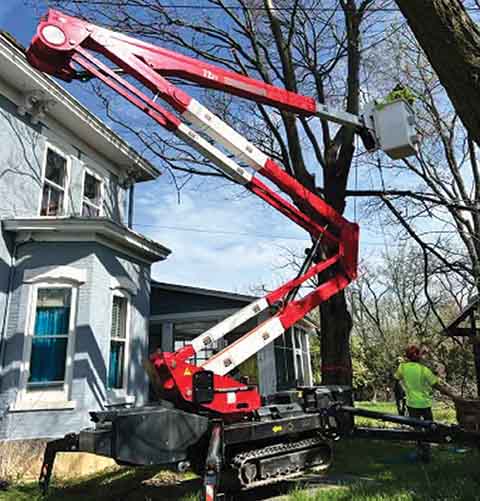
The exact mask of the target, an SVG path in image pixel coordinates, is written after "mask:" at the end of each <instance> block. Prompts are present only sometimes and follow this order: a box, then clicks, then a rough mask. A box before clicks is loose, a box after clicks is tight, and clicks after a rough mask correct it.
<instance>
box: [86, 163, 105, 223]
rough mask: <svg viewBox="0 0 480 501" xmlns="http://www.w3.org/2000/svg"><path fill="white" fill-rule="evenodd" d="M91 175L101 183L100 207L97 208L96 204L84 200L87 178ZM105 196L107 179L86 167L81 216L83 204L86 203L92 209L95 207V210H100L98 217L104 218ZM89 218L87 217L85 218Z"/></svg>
mask: <svg viewBox="0 0 480 501" xmlns="http://www.w3.org/2000/svg"><path fill="white" fill-rule="evenodd" d="M87 174H90V176H92V177H94V178H95V179H97V180H98V181H100V205H99V206H97V205H95V204H92V202H89V201H86V200H85V199H84V192H85V178H86V175H87ZM104 196H105V179H104V178H103V177H101V176H100V175H99V174H97V173H96V172H95V171H93V170H91V169H90V168H88V167H84V169H83V174H82V192H81V194H80V215H82V213H83V204H84V203H86V204H87V205H89V206H90V207H94V208H95V209H98V210H99V212H98V217H102V216H103V215H104V207H103V202H104ZM85 217H87V216H85Z"/></svg>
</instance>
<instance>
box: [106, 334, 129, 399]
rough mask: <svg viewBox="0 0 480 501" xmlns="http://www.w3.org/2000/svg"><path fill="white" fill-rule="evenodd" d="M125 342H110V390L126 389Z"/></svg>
mask: <svg viewBox="0 0 480 501" xmlns="http://www.w3.org/2000/svg"><path fill="white" fill-rule="evenodd" d="M125 348H126V341H125V340H121V341H118V340H113V339H112V340H111V341H110V360H109V364H108V388H111V389H117V390H118V389H122V388H123V387H124V369H125Z"/></svg>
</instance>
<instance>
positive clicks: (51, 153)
mask: <svg viewBox="0 0 480 501" xmlns="http://www.w3.org/2000/svg"><path fill="white" fill-rule="evenodd" d="M59 159H60V160H61V166H60V171H63V172H61V177H62V181H63V184H58V183H57V182H56V181H54V180H53V179H51V178H50V177H48V171H49V168H50V167H51V168H52V169H54V168H55V167H58V165H57V163H58V160H59ZM50 160H51V162H50ZM45 181H48V182H49V183H51V184H53V185H54V186H56V187H58V188H60V189H62V190H63V189H65V187H66V185H67V159H66V158H65V157H64V156H62V155H60V154H59V153H57V152H56V151H55V150H53V149H52V148H47V157H46V160H45Z"/></svg>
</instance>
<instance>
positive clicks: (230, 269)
mask: <svg viewBox="0 0 480 501" xmlns="http://www.w3.org/2000/svg"><path fill="white" fill-rule="evenodd" d="M45 11H46V7H45V8H44V9H42V8H35V9H34V8H32V7H28V6H26V5H25V3H24V0H2V1H1V2H0V29H2V30H6V31H8V32H10V33H11V34H12V35H14V36H15V37H16V38H17V39H18V40H19V41H20V42H21V43H22V44H24V45H28V43H29V41H30V39H31V37H32V35H33V34H34V32H35V28H36V25H37V22H38V19H39V16H40V15H41V14H43V13H44V12H45ZM66 88H67V90H68V91H69V92H71V93H72V94H74V95H75V96H76V97H77V98H78V99H79V100H80V101H82V102H83V103H84V104H86V105H88V106H90V108H91V109H92V111H93V112H94V113H95V114H98V115H101V114H102V110H101V109H100V107H99V106H98V105H96V104H95V101H94V100H92V99H91V96H90V94H89V92H90V90H89V87H88V85H83V84H82V85H80V84H75V85H66ZM125 139H126V140H127V141H128V140H131V138H129V137H125ZM131 142H132V145H133V146H135V142H134V141H131ZM167 178H168V176H162V177H161V178H160V179H159V180H158V181H154V182H150V183H144V184H142V185H140V186H138V189H137V190H136V217H135V221H136V226H135V229H136V230H137V231H139V232H141V233H144V234H146V235H147V236H149V237H151V238H154V239H155V240H157V241H159V242H160V243H162V244H164V245H166V246H167V247H169V248H171V249H172V251H173V253H172V255H171V257H170V258H168V259H167V261H165V262H163V263H160V264H157V265H155V266H154V268H153V277H154V278H156V279H158V280H161V281H165V282H174V283H181V284H187V285H193V286H200V287H206V288H214V289H223V290H230V291H233V292H243V293H249V292H251V291H252V289H253V288H254V287H258V286H260V285H263V286H266V287H272V286H274V285H275V284H280V283H281V282H282V281H283V280H286V279H287V278H288V277H289V276H290V275H291V274H292V273H293V272H292V271H291V270H288V269H285V267H284V265H285V263H286V262H287V261H288V256H289V254H290V253H291V252H296V253H301V252H303V249H304V248H305V247H306V246H308V245H309V239H308V235H307V234H306V233H305V232H304V231H302V230H300V229H299V228H297V227H296V226H295V225H293V224H292V223H290V222H289V221H288V220H286V219H285V218H283V217H282V216H281V215H279V214H277V213H276V212H275V211H274V210H273V209H272V208H270V207H268V206H266V205H265V204H264V203H262V202H261V201H259V200H257V199H256V198H255V197H253V196H243V193H242V192H241V191H239V190H240V189H239V188H237V187H236V186H233V185H232V186H230V185H226V183H225V181H208V182H206V181H204V180H200V179H198V180H194V181H192V182H190V183H189V184H188V185H187V186H186V188H184V189H183V190H182V192H181V195H180V197H178V195H177V193H176V191H175V189H174V187H173V186H172V184H171V183H169V182H168V179H167ZM348 212H349V217H350V218H351V217H352V216H353V211H352V203H350V206H349V211H348ZM373 226H374V227H376V228H378V226H377V225H376V224H374V225H373ZM383 247H384V241H383V237H382V235H379V234H376V233H374V232H370V231H369V225H365V226H363V227H362V251H363V257H364V258H368V259H376V258H378V254H379V252H380V251H381V250H382V249H383Z"/></svg>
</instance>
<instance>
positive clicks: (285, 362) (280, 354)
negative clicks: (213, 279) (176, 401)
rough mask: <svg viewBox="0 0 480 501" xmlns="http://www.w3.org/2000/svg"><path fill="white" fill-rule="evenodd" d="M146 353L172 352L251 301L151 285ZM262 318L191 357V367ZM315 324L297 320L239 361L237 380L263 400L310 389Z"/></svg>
mask: <svg viewBox="0 0 480 501" xmlns="http://www.w3.org/2000/svg"><path fill="white" fill-rule="evenodd" d="M151 287H152V290H151V309H150V351H151V352H152V351H155V350H156V349H161V350H162V351H174V350H177V349H179V348H181V347H182V346H184V345H185V344H188V343H189V342H190V341H191V340H192V339H193V338H194V337H196V336H198V335H199V334H201V333H202V332H204V331H206V330H207V329H209V328H210V327H212V326H213V325H215V324H216V323H218V322H220V321H221V320H223V319H225V318H226V317H228V316H230V315H232V314H233V313H235V312H237V311H238V310H239V309H241V308H243V307H245V306H246V305H248V304H250V303H251V302H253V301H255V300H257V299H258V298H257V297H254V296H248V295H243V294H234V293H230V292H223V291H216V290H210V289H201V288H198V287H189V286H185V285H175V284H167V283H162V282H156V281H152V285H151ZM262 320H263V319H262V317H261V316H260V317H259V318H258V319H257V320H254V319H252V320H250V321H248V322H247V323H246V324H244V325H242V326H240V327H238V328H237V329H236V330H234V331H233V333H232V334H230V335H228V336H227V338H226V339H225V341H224V342H223V343H217V345H216V346H214V347H211V348H209V349H205V350H203V351H202V352H201V353H199V354H197V356H196V357H195V360H194V361H193V362H194V363H201V362H203V361H204V360H206V359H207V358H209V357H210V356H211V355H212V354H213V352H214V350H219V349H222V348H224V347H225V346H226V345H227V344H228V343H231V342H233V341H235V340H236V339H238V338H239V337H240V336H242V335H243V334H245V333H247V332H248V331H250V330H251V329H253V328H254V327H255V326H256V325H257V324H258V322H261V321H262ZM314 330H315V325H314V323H313V322H311V321H310V320H308V319H303V320H302V321H300V322H299V323H297V324H296V325H295V326H294V327H293V328H291V329H289V330H288V331H286V332H285V333H284V334H283V335H282V336H281V337H280V338H278V339H276V340H275V341H274V342H273V343H271V344H269V345H267V346H266V347H265V348H264V349H263V350H261V351H260V352H259V353H257V354H256V355H254V356H253V357H252V358H251V359H249V360H247V361H245V362H244V363H243V364H242V365H241V366H240V367H239V372H240V374H242V375H246V376H249V379H250V382H252V383H257V384H258V386H259V390H260V393H261V394H262V395H264V396H267V395H270V394H272V393H274V392H275V391H281V390H285V389H289V388H294V387H295V386H297V385H311V384H313V378H312V366H311V359H310V342H309V336H310V335H311V334H312V332H313V331H314Z"/></svg>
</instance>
